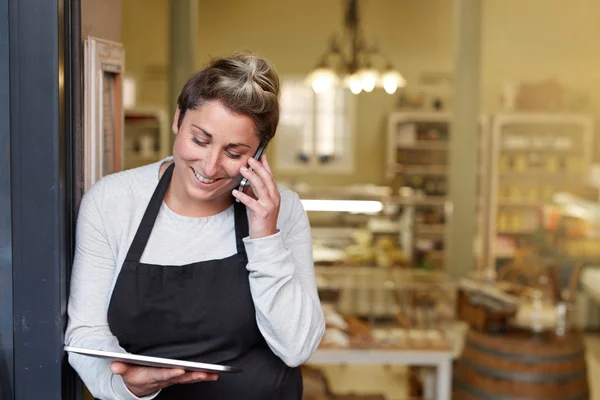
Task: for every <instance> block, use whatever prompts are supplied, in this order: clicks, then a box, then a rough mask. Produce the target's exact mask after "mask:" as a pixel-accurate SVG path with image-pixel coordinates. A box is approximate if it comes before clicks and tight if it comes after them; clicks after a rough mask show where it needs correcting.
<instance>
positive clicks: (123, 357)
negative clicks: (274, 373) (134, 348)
mask: <svg viewBox="0 0 600 400" xmlns="http://www.w3.org/2000/svg"><path fill="white" fill-rule="evenodd" d="M65 351H68V352H69V353H77V354H82V355H85V356H91V357H97V358H105V359H108V360H113V361H121V362H124V363H127V364H136V365H144V366H146V367H159V368H183V369H184V370H186V371H201V372H209V373H224V372H242V369H241V368H235V367H229V366H227V365H218V364H206V363H199V362H193V361H183V360H173V359H170V358H161V357H150V356H142V355H137V354H129V353H115V352H111V351H103V350H93V349H83V348H78V347H70V346H65Z"/></svg>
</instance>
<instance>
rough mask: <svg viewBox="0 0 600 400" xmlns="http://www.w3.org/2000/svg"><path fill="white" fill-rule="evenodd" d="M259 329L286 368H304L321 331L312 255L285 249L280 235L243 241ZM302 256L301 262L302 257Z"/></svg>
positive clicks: (319, 307) (320, 313) (321, 325)
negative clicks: (298, 366)
mask: <svg viewBox="0 0 600 400" xmlns="http://www.w3.org/2000/svg"><path fill="white" fill-rule="evenodd" d="M246 249H247V251H248V258H249V263H248V270H249V271H250V290H251V293H252V298H253V300H254V305H255V308H256V320H257V323H258V327H259V329H260V331H261V333H262V334H263V336H264V337H265V340H266V341H267V343H268V345H269V347H270V348H271V350H272V351H273V352H274V353H275V354H276V355H277V356H279V357H280V358H281V359H282V360H283V361H284V362H285V363H286V364H287V365H289V366H297V365H300V364H302V363H304V362H305V361H306V360H307V359H308V358H309V357H310V356H311V354H312V353H313V352H314V351H315V350H316V348H317V347H318V345H319V342H320V340H321V337H322V336H323V332H324V329H325V324H324V318H323V312H322V310H321V306H320V303H319V299H318V296H317V294H316V287H315V284H314V276H313V270H312V269H313V266H312V256H311V253H310V252H309V253H305V254H303V252H296V253H295V257H294V255H293V254H292V251H291V250H289V249H288V248H286V244H285V243H284V241H283V238H282V234H281V233H277V234H275V235H272V236H269V237H265V238H260V239H254V240H251V241H250V240H247V241H246ZM303 255H304V257H303Z"/></svg>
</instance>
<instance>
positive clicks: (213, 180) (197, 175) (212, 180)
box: [192, 168, 222, 184]
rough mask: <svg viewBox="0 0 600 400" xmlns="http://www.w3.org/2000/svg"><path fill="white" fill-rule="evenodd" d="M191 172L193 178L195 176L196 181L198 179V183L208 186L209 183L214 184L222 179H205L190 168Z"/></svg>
mask: <svg viewBox="0 0 600 400" xmlns="http://www.w3.org/2000/svg"><path fill="white" fill-rule="evenodd" d="M192 171H193V172H194V176H196V179H198V181H200V182H202V183H206V184H210V183H214V182H216V181H218V180H221V179H222V178H217V179H209V178H205V177H203V176H202V175H200V174H199V173H198V172H196V170H194V168H192Z"/></svg>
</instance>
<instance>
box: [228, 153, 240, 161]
mask: <svg viewBox="0 0 600 400" xmlns="http://www.w3.org/2000/svg"><path fill="white" fill-rule="evenodd" d="M226 154H227V157H229V158H233V159H234V160H238V159H239V158H240V157H241V155H240V154H233V153H230V152H227V153H226Z"/></svg>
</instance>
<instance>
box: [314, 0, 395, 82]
mask: <svg viewBox="0 0 600 400" xmlns="http://www.w3.org/2000/svg"><path fill="white" fill-rule="evenodd" d="M345 1H346V9H345V15H344V34H343V35H342V39H341V40H338V38H337V36H336V35H334V36H333V37H332V39H331V43H330V45H329V48H328V49H327V51H326V52H325V54H324V55H323V57H322V58H321V61H320V62H319V64H318V65H317V66H316V68H315V69H314V70H313V71H311V72H310V74H309V75H308V76H307V82H308V83H309V84H310V85H311V86H312V88H313V90H314V91H315V92H316V93H322V92H326V91H327V90H329V89H330V88H332V87H334V86H338V85H340V84H341V85H342V86H343V87H347V88H349V89H350V91H351V92H352V93H354V94H359V93H360V92H362V91H363V90H364V91H365V92H371V91H373V89H375V87H383V89H384V90H385V91H386V92H387V93H389V94H393V93H395V92H396V90H397V89H398V87H404V86H406V80H405V79H404V77H403V76H402V74H400V72H398V71H397V70H396V69H394V67H393V66H392V64H391V62H390V61H389V60H388V59H387V58H386V57H384V56H383V55H382V54H381V53H380V52H379V49H377V47H376V46H368V45H367V43H366V41H365V40H364V38H363V36H362V30H361V29H360V21H359V13H358V0H345ZM344 49H346V50H347V49H349V51H350V54H345V52H344ZM376 59H380V60H383V61H384V63H385V68H384V69H383V71H381V72H380V71H379V70H378V69H376V68H375V67H374V66H373V61H375V60H376ZM334 61H337V63H336V64H332V62H334Z"/></svg>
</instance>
